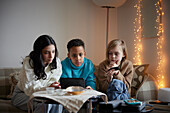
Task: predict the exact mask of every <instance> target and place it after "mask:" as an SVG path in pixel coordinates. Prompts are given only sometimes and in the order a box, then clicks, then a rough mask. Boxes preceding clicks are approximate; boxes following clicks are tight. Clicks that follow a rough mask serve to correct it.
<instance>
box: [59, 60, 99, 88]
mask: <svg viewBox="0 0 170 113" xmlns="http://www.w3.org/2000/svg"><path fill="white" fill-rule="evenodd" d="M61 64H62V71H63V72H62V75H61V78H84V80H85V85H86V86H91V88H93V89H96V82H95V80H94V79H95V76H94V66H93V63H92V62H91V61H90V60H89V59H87V58H84V62H83V64H82V65H81V66H79V67H76V66H75V65H74V64H73V63H72V62H71V60H70V59H69V58H68V57H67V58H66V59H64V60H63V61H62V62H61Z"/></svg>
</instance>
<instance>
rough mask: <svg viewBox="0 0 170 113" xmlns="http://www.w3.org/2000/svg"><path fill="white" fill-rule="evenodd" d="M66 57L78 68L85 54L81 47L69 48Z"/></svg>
mask: <svg viewBox="0 0 170 113" xmlns="http://www.w3.org/2000/svg"><path fill="white" fill-rule="evenodd" d="M67 55H68V58H69V59H70V60H71V62H72V63H73V64H74V65H75V66H76V67H79V66H81V65H82V63H83V62H84V57H85V56H86V52H85V51H84V48H83V46H75V47H72V48H70V52H69V53H68V54H67Z"/></svg>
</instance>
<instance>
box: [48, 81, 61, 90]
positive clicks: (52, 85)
mask: <svg viewBox="0 0 170 113" xmlns="http://www.w3.org/2000/svg"><path fill="white" fill-rule="evenodd" d="M49 87H55V89H61V86H60V84H59V83H58V82H54V83H52V84H51V85H50V86H49Z"/></svg>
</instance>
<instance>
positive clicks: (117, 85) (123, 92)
mask: <svg viewBox="0 0 170 113" xmlns="http://www.w3.org/2000/svg"><path fill="white" fill-rule="evenodd" d="M106 94H107V97H108V101H112V100H125V99H129V98H130V95H129V92H128V91H127V88H126V86H125V84H124V83H123V82H122V81H120V80H118V79H113V80H112V81H111V82H110V84H109V86H108V89H107V93H106Z"/></svg>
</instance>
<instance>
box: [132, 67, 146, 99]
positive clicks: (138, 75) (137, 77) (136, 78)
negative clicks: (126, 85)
mask: <svg viewBox="0 0 170 113" xmlns="http://www.w3.org/2000/svg"><path fill="white" fill-rule="evenodd" d="M148 66H149V64H142V65H134V74H133V79H132V84H131V97H135V96H136V92H137V90H138V89H139V87H140V86H141V84H142V82H143V80H144V78H145V77H146V75H147V73H146V70H147V69H148Z"/></svg>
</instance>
